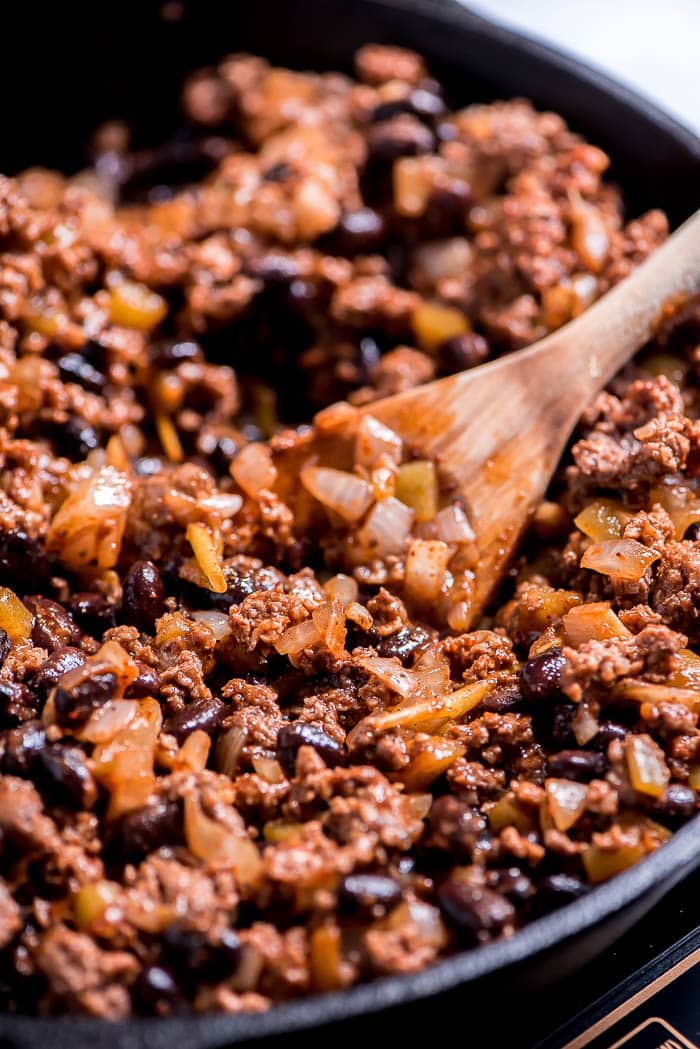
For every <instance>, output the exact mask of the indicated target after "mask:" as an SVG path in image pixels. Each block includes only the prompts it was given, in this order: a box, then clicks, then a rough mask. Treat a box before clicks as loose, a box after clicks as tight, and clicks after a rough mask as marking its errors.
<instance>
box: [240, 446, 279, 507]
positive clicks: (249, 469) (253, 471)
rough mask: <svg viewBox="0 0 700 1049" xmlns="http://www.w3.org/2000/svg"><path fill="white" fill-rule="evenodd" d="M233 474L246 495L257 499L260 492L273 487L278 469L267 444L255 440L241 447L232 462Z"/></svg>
mask: <svg viewBox="0 0 700 1049" xmlns="http://www.w3.org/2000/svg"><path fill="white" fill-rule="evenodd" d="M231 475H232V477H233V479H234V481H235V482H236V484H237V485H238V486H239V487H240V488H242V489H243V491H244V492H245V494H246V495H248V496H250V498H251V499H255V498H256V497H257V496H258V495H259V494H260V492H262V491H265V490H269V489H270V488H272V487H273V485H274V483H275V480H276V479H277V470H276V468H275V466H274V463H273V462H272V453H271V452H270V449H269V448H268V447H267V445H266V444H261V443H259V442H254V443H252V444H247V445H246V446H245V447H244V448H241V450H240V452H239V453H238V455H237V456H236V458H235V459H234V460H233V463H232V464H231Z"/></svg>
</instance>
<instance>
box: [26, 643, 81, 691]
mask: <svg viewBox="0 0 700 1049" xmlns="http://www.w3.org/2000/svg"><path fill="white" fill-rule="evenodd" d="M86 660H87V656H86V654H85V652H83V651H82V649H80V648H71V647H66V648H57V649H56V651H55V652H52V653H51V655H50V656H49V658H48V659H45V660H44V662H43V663H42V664H41V666H40V667H39V669H38V670H37V672H36V674H35V675H34V677H33V679H32V688H33V689H34V691H35V692H37V693H38V694H39V695H40V696H41V697H42V698H43V699H45V698H46V697H47V696H48V694H49V692H50V691H51V689H52V688H55V687H56V685H57V684H58V682H59V680H60V679H61V678H62V677H63V675H64V674H67V673H68V671H69V670H75V669H76V667H82V666H83V664H84V663H85V662H86Z"/></svg>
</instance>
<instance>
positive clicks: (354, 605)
mask: <svg viewBox="0 0 700 1049" xmlns="http://www.w3.org/2000/svg"><path fill="white" fill-rule="evenodd" d="M345 618H346V619H349V620H350V621H351V622H352V623H356V624H357V625H358V626H359V628H360V629H361V630H371V629H372V624H373V623H374V620H373V619H372V615H371V613H370V612H368V611H367V609H366V608H365V606H364V605H360V604H358V602H357V601H352V602H351V603H350V604H349V605H348V606H347V607H346V609H345Z"/></svg>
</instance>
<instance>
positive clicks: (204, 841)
mask: <svg viewBox="0 0 700 1049" xmlns="http://www.w3.org/2000/svg"><path fill="white" fill-rule="evenodd" d="M184 806H185V819H184V827H185V840H186V841H187V847H188V848H189V850H190V852H191V853H192V855H193V856H196V857H197V859H198V860H202V861H203V862H204V863H206V864H207V866H209V867H214V868H217V867H218V868H227V869H230V870H232V871H233V873H234V875H235V877H236V880H237V881H238V882H239V884H240V885H242V886H244V887H246V888H249V887H252V886H254V885H255V884H256V883H257V882H258V881H259V880H260V875H261V873H262V860H261V858H260V852H259V850H258V847H257V845H255V843H254V842H253V841H251V840H250V838H249V837H248V835H247V834H246V833H245V831H244V830H242V831H241V833H239V834H235V833H234V832H233V831H231V830H229V829H228V828H227V827H225V826H224V825H223V824H221V823H219V822H218V821H217V820H213V819H211V817H209V816H207V815H206V813H205V812H204V811H203V810H202V807H201V805H200V803H199V799H198V798H197V796H196V795H195V793H194V792H189V793H187V794H186V795H185V798H184Z"/></svg>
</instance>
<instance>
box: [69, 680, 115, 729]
mask: <svg viewBox="0 0 700 1049" xmlns="http://www.w3.org/2000/svg"><path fill="white" fill-rule="evenodd" d="M116 690H117V676H116V674H114V673H112V671H111V670H100V671H97V672H95V671H94V670H93V668H92V667H90V666H89V665H85V666H82V667H77V668H76V669H75V670H69V671H68V673H67V674H65V675H64V676H63V677H62V678H61V681H60V683H59V684H58V686H57V687H56V691H55V692H54V705H55V708H56V720H57V721H58V722H59V724H68V723H70V722H76V721H81V720H83V719H85V718H87V717H88V716H89V715H90V714H91V713H92V711H93V710H95V709H96V708H97V707H100V706H102V704H103V703H106V702H107V700H109V699H111V698H112V696H113V695H114V693H115V692H116Z"/></svg>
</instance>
